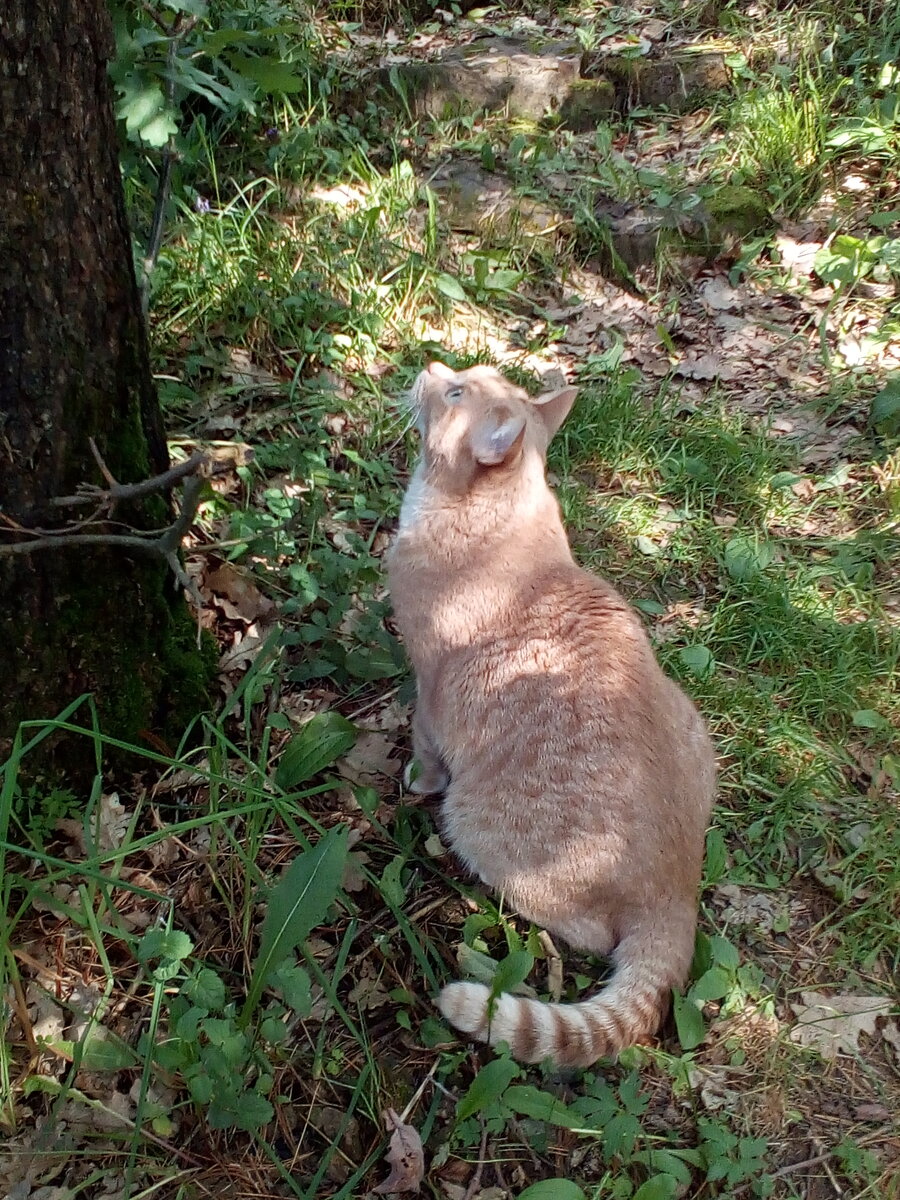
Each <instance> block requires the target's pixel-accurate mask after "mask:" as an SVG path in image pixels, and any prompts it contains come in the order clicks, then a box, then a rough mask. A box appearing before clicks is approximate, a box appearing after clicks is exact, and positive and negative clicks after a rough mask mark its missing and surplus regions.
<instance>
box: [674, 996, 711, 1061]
mask: <svg viewBox="0 0 900 1200" xmlns="http://www.w3.org/2000/svg"><path fill="white" fill-rule="evenodd" d="M672 1011H673V1012H674V1014H675V1028H676V1030H677V1031H678V1040H679V1042H680V1043H681V1048H682V1050H693V1049H695V1048H696V1047H697V1046H699V1045H700V1043H701V1042H702V1041H703V1039H704V1038H705V1037H706V1026H705V1025H704V1024H703V1014H702V1013H701V1012H700V1009H699V1008H698V1007H697V1005H696V1004H695V1003H694V1001H693V1000H692V999H691V998H690V995H688V996H683V995H682V994H681V992H678V991H676V992H674V993H673V995H672Z"/></svg>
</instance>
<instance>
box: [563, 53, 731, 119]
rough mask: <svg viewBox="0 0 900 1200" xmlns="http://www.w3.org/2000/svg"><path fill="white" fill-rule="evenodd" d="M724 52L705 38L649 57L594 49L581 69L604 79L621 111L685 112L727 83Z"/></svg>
mask: <svg viewBox="0 0 900 1200" xmlns="http://www.w3.org/2000/svg"><path fill="white" fill-rule="evenodd" d="M725 55H726V50H725V48H722V47H719V46H716V45H713V44H707V43H699V44H696V45H689V46H678V47H676V48H675V49H673V50H670V51H666V50H663V51H661V52H660V54H659V55H658V56H656V57H652V58H650V57H646V58H630V57H627V56H625V55H622V54H604V53H602V52H599V53H596V54H591V55H588V56H586V58H585V66H584V73H585V75H586V76H587V77H588V78H606V79H608V80H610V81H611V82H612V86H613V89H614V92H615V96H616V106H617V107H618V108H621V109H623V110H625V111H627V110H629V109H632V108H668V109H670V110H671V111H672V112H691V111H692V110H694V109H697V108H702V107H703V106H704V105H706V104H708V103H709V101H710V100H711V99H712V98H713V97H714V96H715V95H717V94H718V93H720V92H723V91H725V90H727V89H728V88H729V87H730V86H731V71H730V70H729V68H728V65H727V63H726V61H725Z"/></svg>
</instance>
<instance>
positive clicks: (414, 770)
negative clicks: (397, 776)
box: [403, 758, 450, 796]
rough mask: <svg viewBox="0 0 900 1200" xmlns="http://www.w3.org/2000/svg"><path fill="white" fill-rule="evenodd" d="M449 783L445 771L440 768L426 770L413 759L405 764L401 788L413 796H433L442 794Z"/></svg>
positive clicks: (448, 777)
mask: <svg viewBox="0 0 900 1200" xmlns="http://www.w3.org/2000/svg"><path fill="white" fill-rule="evenodd" d="M449 782H450V776H449V775H448V774H447V772H446V771H444V770H442V769H441V768H440V767H437V768H432V769H431V770H428V769H427V768H425V767H423V766H422V764H421V763H420V762H419V761H418V759H415V758H414V759H412V760H411V761H410V762H408V763H407V764H406V769H405V770H404V772H403V786H404V788H406V790H407V791H408V792H412V794H413V795H414V796H434V795H435V794H436V793H437V792H443V791H444V790H445V789H446V787H447V784H448V783H449Z"/></svg>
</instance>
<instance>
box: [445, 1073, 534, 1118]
mask: <svg viewBox="0 0 900 1200" xmlns="http://www.w3.org/2000/svg"><path fill="white" fill-rule="evenodd" d="M521 1073H522V1072H521V1070H520V1069H519V1067H517V1066H516V1064H515V1063H514V1062H512V1061H511V1060H510V1059H508V1058H495V1059H493V1060H492V1061H491V1062H489V1063H487V1064H486V1065H485V1066H483V1067H482V1068H481V1070H480V1071H479V1072H478V1074H477V1075H476V1076H475V1078H474V1079H473V1080H472V1082H471V1084H470V1085H469V1089H468V1091H467V1092H466V1094H465V1095H464V1096H462V1097H461V1098H460V1100H459V1102H458V1103H457V1105H456V1119H457V1121H464V1120H465V1119H466V1117H472V1116H474V1115H475V1113H478V1112H482V1111H483V1110H484V1109H485V1108H487V1106H488V1105H489V1104H493V1103H494V1101H495V1100H499V1099H500V1097H501V1096H502V1095H503V1093H504V1092H505V1091H506V1089H507V1088H508V1087H509V1085H510V1084H511V1083H512V1081H513V1080H514V1079H515V1078H517V1076H519V1075H521Z"/></svg>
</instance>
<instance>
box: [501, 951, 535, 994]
mask: <svg viewBox="0 0 900 1200" xmlns="http://www.w3.org/2000/svg"><path fill="white" fill-rule="evenodd" d="M533 966H534V955H532V954H529V953H528V951H527V950H513V951H512V953H511V954H507V956H506V958H504V959H503V960H502V962H501V963H500V964H499V966H498V967H497V970H496V972H495V974H494V978H493V981H492V983H491V992H492V994H493V995H494V996H499V994H500V993H501V992H512V991H515V989H516V988H517V987H518V986H519V984H520V983H524V982H525V980H526V979H527V978H528V974H529V972H530V971H531V968H532V967H533Z"/></svg>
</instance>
